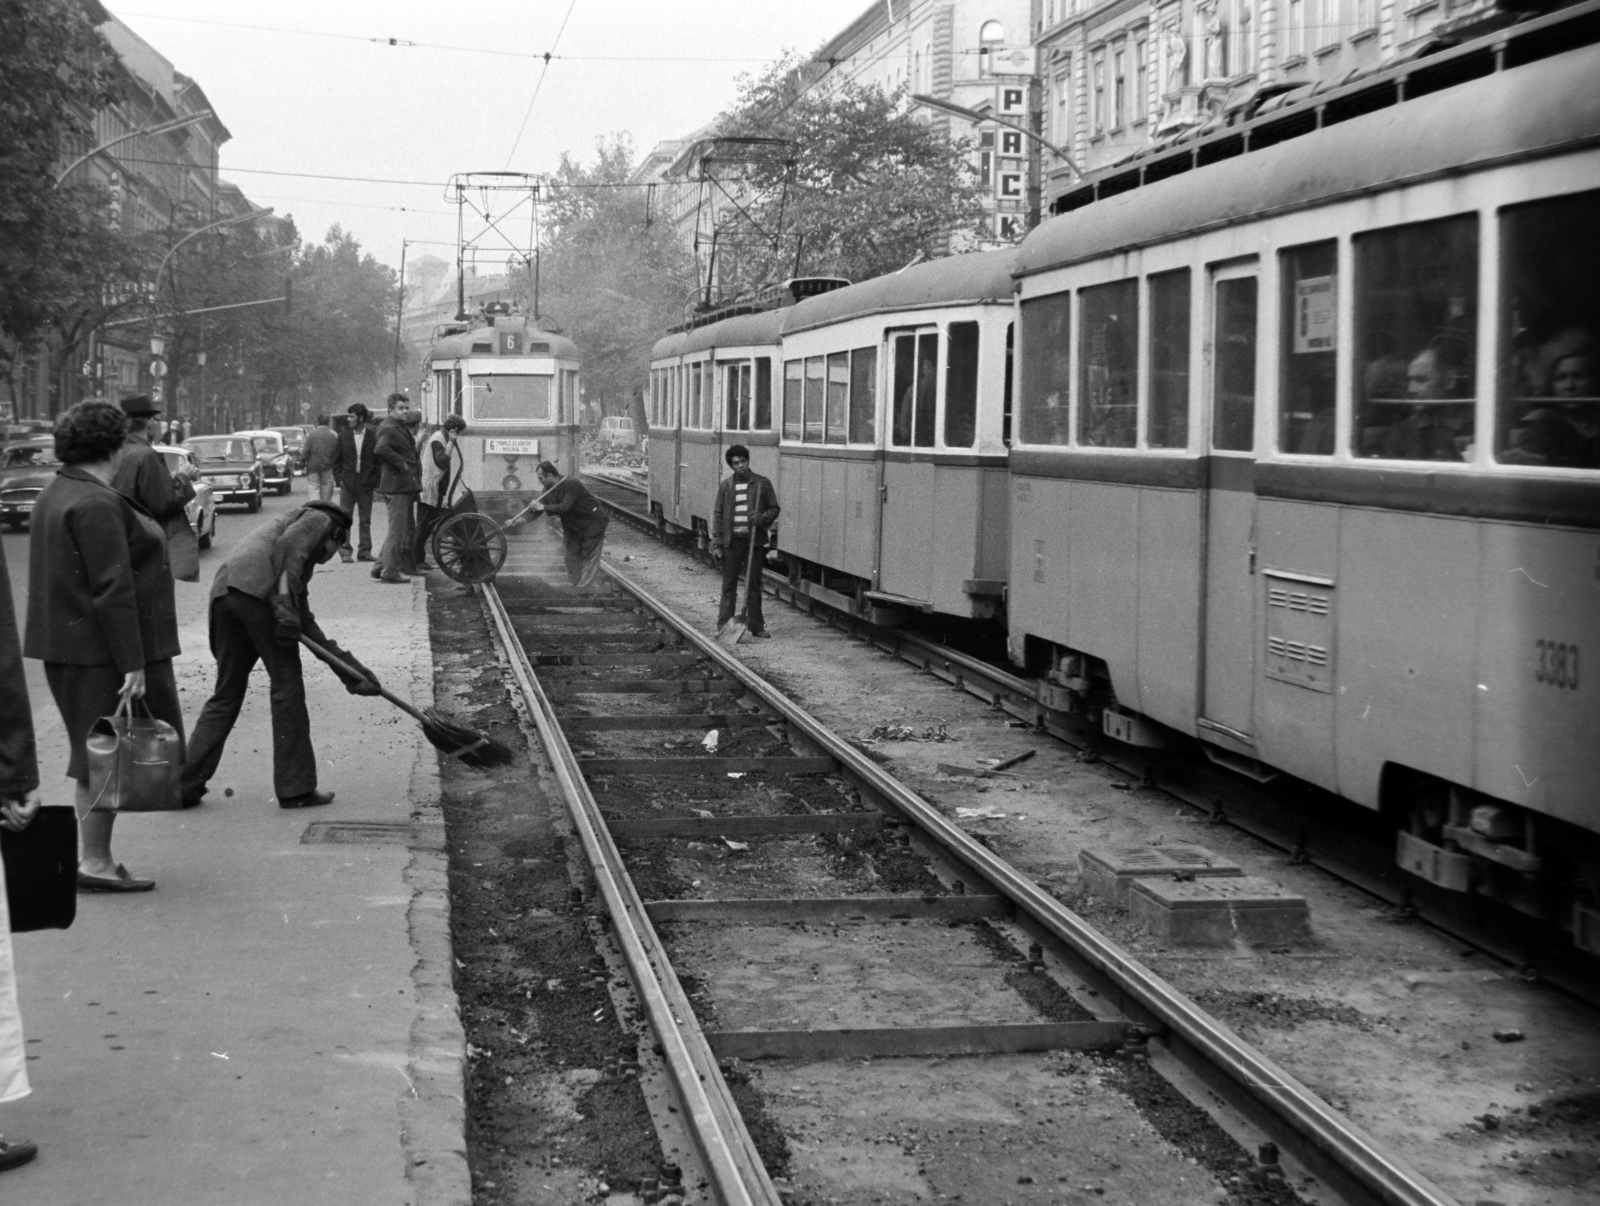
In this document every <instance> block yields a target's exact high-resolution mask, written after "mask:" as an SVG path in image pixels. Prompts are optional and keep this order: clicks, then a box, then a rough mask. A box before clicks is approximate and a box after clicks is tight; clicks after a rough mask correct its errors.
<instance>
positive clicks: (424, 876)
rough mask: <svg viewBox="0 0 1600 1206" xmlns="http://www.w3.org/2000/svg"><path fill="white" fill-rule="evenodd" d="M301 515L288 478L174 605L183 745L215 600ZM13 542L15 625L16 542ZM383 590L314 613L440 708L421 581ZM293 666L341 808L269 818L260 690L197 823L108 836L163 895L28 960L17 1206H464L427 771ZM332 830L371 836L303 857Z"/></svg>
mask: <svg viewBox="0 0 1600 1206" xmlns="http://www.w3.org/2000/svg"><path fill="white" fill-rule="evenodd" d="M305 499H306V485H305V482H304V480H303V479H296V481H295V483H294V492H293V494H292V495H291V496H289V497H287V498H271V499H268V500H267V501H266V504H265V507H264V510H263V511H262V512H261V513H260V514H259V515H249V514H246V513H245V512H243V511H242V510H238V509H229V510H227V511H225V512H221V513H219V515H218V524H217V540H216V544H215V547H214V548H212V549H211V550H208V551H206V552H204V553H202V554H201V581H200V582H199V583H197V584H188V583H183V582H180V583H178V584H177V600H178V615H179V623H180V626H181V637H182V643H183V654H182V656H181V657H180V658H179V659H178V660H177V662H176V668H177V677H178V685H179V689H180V692H181V694H182V697H183V705H184V716H185V718H186V720H187V721H188V723H189V726H190V727H191V728H192V726H193V723H194V721H195V719H196V718H197V717H198V715H199V712H200V708H201V706H202V705H203V704H204V702H205V700H206V698H207V697H208V696H209V694H210V690H211V686H212V680H213V674H214V668H215V667H214V663H213V661H212V658H211V654H210V651H209V649H208V648H207V643H206V612H207V604H206V598H207V591H208V590H209V588H210V582H211V576H212V574H213V573H215V571H216V567H217V566H218V565H219V564H221V560H222V558H223V557H224V556H225V555H226V554H227V552H228V550H229V549H230V548H231V547H232V546H233V545H234V544H235V543H236V542H237V541H238V540H239V539H240V538H241V537H242V536H244V535H245V534H247V533H248V532H249V531H251V530H252V529H253V528H254V527H255V525H256V524H257V523H259V522H261V521H263V520H264V519H267V518H270V517H271V516H273V515H276V514H282V513H283V511H284V510H286V509H287V508H289V507H293V506H296V505H299V504H301V503H303V502H304V501H305ZM374 511H375V512H377V514H375V515H374V517H373V518H374V538H375V540H376V541H377V542H380V543H381V541H382V535H383V527H384V521H383V518H382V507H381V505H380V506H377V507H374ZM3 539H4V541H5V554H6V561H7V564H8V566H9V568H10V573H11V579H12V587H13V592H14V593H15V595H16V596H17V598H16V602H17V613H18V616H19V619H20V617H22V616H23V615H25V613H26V610H27V609H26V591H27V580H28V557H27V552H28V536H27V534H26V533H24V534H21V535H6V536H5V537H3ZM369 569H370V566H368V565H366V564H361V563H357V564H353V565H345V564H342V563H340V562H339V561H337V560H336V561H334V562H333V563H332V564H330V565H327V566H324V567H322V569H320V570H319V571H318V573H317V575H316V577H315V578H314V579H313V581H312V586H311V603H312V608H313V610H314V611H315V612H316V615H317V618H318V620H319V622H320V623H321V624H322V626H323V628H324V630H325V631H327V632H328V634H329V635H330V636H332V637H334V638H335V639H336V640H338V641H339V642H340V643H341V644H343V645H345V646H346V647H347V648H349V649H350V650H351V651H352V652H354V653H355V654H356V656H358V657H359V658H361V659H362V661H364V662H365V663H366V664H367V665H368V666H370V667H371V668H372V670H373V671H374V672H375V673H376V674H377V675H378V676H379V678H380V679H381V680H382V681H383V682H384V684H385V685H386V686H387V687H389V688H390V689H391V690H393V691H395V692H396V693H397V694H399V695H400V696H401V697H402V698H409V699H411V700H412V701H413V702H414V703H416V704H418V705H419V706H420V705H427V704H431V703H432V659H431V655H430V651H429V642H428V621H427V606H426V598H425V595H424V591H423V588H422V584H421V581H420V580H417V581H414V582H413V583H412V584H411V585H410V586H406V587H402V586H387V585H382V584H380V583H378V582H375V581H373V580H372V579H371V578H370V577H369V576H368V570H369ZM305 660H306V663H307V667H306V681H307V695H308V704H309V708H310V714H311V723H312V728H313V733H314V738H315V742H316V748H317V755H318V765H319V768H320V771H319V773H320V777H321V784H320V785H321V787H322V788H323V789H324V790H327V789H330V788H331V789H333V790H334V791H335V792H336V793H337V798H336V799H335V801H334V802H333V803H332V804H331V805H328V806H327V807H323V808H315V809H307V810H296V811H286V810H283V809H280V808H279V807H278V806H277V802H276V800H275V799H274V798H273V794H272V775H271V751H272V741H271V728H270V714H269V708H268V700H267V683H266V676H265V673H264V672H262V671H259V670H258V671H257V673H256V675H255V680H254V682H253V684H252V691H251V695H250V697H249V700H248V702H247V703H246V704H245V708H244V711H243V713H242V714H241V716H240V718H239V723H238V726H237V728H236V729H235V730H234V733H233V736H232V738H231V740H230V741H229V744H228V750H227V754H226V756H225V757H224V759H223V762H222V766H221V769H220V771H219V773H218V775H217V777H216V779H214V780H213V781H212V784H211V789H212V790H211V794H210V795H209V796H207V797H206V803H205V804H204V805H203V806H202V807H200V808H197V809H193V810H190V811H185V812H173V813H149V814H143V815H130V816H124V817H120V818H118V821H117V827H116V833H115V837H114V840H113V850H114V851H115V853H116V855H117V857H118V858H119V859H120V860H121V861H122V862H123V863H125V864H126V865H127V866H128V868H129V869H130V870H131V871H132V872H133V873H134V874H135V875H140V876H149V877H152V878H154V879H155V880H156V882H157V887H156V890H155V891H153V892H148V893H140V894H130V895H100V894H95V895H84V894H80V895H79V897H78V918H77V921H76V922H75V923H74V925H73V926H72V928H71V929H69V930H65V931H62V930H49V931H44V932H40V933H33V934H18V935H15V947H16V962H17V978H18V988H19V992H20V996H21V1004H22V1016H23V1028H24V1032H25V1034H26V1035H27V1042H28V1052H29V1063H28V1074H29V1078H30V1080H31V1081H32V1083H33V1094H32V1096H30V1097H28V1098H26V1099H24V1100H23V1101H21V1102H17V1103H13V1104H11V1105H6V1106H0V1132H3V1133H6V1134H9V1135H12V1136H26V1137H28V1138H31V1139H33V1140H35V1141H36V1142H37V1143H38V1144H39V1146H40V1155H39V1158H38V1159H37V1160H35V1161H34V1162H33V1163H32V1164H30V1165H27V1166H25V1167H23V1168H20V1169H15V1170H12V1171H9V1172H5V1173H0V1201H3V1202H4V1203H6V1204H7V1206H11V1204H13V1203H14V1204H16V1206H92V1204H99V1203H107V1202H115V1203H117V1204H118V1206H147V1204H148V1206H182V1204H187V1203H207V1204H209V1203H229V1204H230V1206H254V1204H256V1203H260V1204H262V1206H266V1204H268V1203H270V1204H272V1206H280V1204H282V1203H295V1204H297V1206H298V1204H307V1206H312V1204H321V1203H329V1204H333V1203H337V1204H339V1206H350V1204H354V1203H374V1204H377V1203H382V1204H383V1206H394V1204H395V1203H419V1204H430V1206H431V1204H434V1203H440V1204H444V1203H449V1204H452V1206H453V1204H455V1203H463V1204H464V1203H467V1202H469V1201H470V1198H471V1192H470V1185H469V1181H468V1174H467V1168H466V1157H465V1140H464V1105H463V1101H462V1071H463V1068H462V1059H463V1048H464V1045H463V1039H462V1034H461V1029H460V1024H459V1020H458V1018H457V1015H456V1001H455V995H454V991H453V989H452V987H451V965H450V960H451V956H450V948H449V913H448V896H447V884H446V878H445V855H444V848H443V829H442V823H441V817H440V814H439V810H438V772H437V764H436V762H435V759H434V755H433V750H432V747H431V746H429V745H428V744H427V742H426V741H425V740H424V739H423V738H422V737H421V735H420V733H419V731H418V729H417V726H416V725H415V723H413V722H412V721H411V720H410V718H408V717H405V716H403V715H402V714H401V713H400V712H399V711H398V710H397V709H395V708H393V707H391V706H390V705H388V704H386V703H384V702H383V701H382V700H377V699H369V698H358V697H355V696H351V695H349V694H347V693H346V692H345V690H344V688H343V687H342V686H340V685H339V683H338V681H337V680H336V679H335V678H334V677H333V675H332V674H331V673H330V672H328V671H327V670H326V669H325V668H324V667H322V666H321V665H320V664H318V663H316V662H315V661H314V660H312V659H310V658H309V657H307V658H306V659H305ZM27 676H28V688H29V692H30V696H31V699H32V703H33V711H34V719H35V724H36V727H37V731H38V737H39V757H40V771H41V777H42V778H43V781H44V789H43V790H44V796H45V803H46V804H70V803H71V801H72V793H71V783H70V781H69V780H68V779H66V777H65V775H64V770H65V767H66V744H65V740H64V735H63V731H62V725H61V718H60V715H59V714H58V713H57V712H56V710H55V705H54V703H53V702H52V700H51V698H50V693H49V690H48V688H47V687H46V685H45V682H44V674H43V670H42V667H41V666H40V664H39V663H38V662H29V663H28V666H27ZM228 789H231V791H232V795H231V796H229V795H228V794H226V793H227V790H228ZM330 822H331V823H345V824H348V823H350V822H378V823H379V824H377V825H369V826H359V827H354V828H352V829H347V830H346V831H344V833H343V836H344V837H346V838H353V839H357V840H341V841H333V842H329V841H317V842H313V843H306V842H304V841H303V840H302V839H303V838H304V837H305V836H306V835H307V833H308V826H312V825H315V824H318V823H330Z"/></svg>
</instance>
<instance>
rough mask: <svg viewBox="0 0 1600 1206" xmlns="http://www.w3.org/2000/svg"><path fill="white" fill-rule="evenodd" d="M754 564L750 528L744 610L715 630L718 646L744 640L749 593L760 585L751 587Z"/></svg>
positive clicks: (745, 573) (752, 531)
mask: <svg viewBox="0 0 1600 1206" xmlns="http://www.w3.org/2000/svg"><path fill="white" fill-rule="evenodd" d="M755 564H756V533H755V529H754V528H751V529H750V553H749V555H748V556H747V557H745V559H744V583H745V585H744V610H743V611H741V612H739V613H738V614H737V615H735V616H734V617H733V618H732V619H731V620H729V621H728V622H727V623H726V624H724V625H723V626H722V627H721V628H719V629H717V643H718V644H720V645H737V644H738V643H739V642H740V641H742V640H744V634H745V631H746V629H748V627H749V624H748V622H747V619H746V617H747V616H748V615H749V613H750V592H751V591H752V590H760V589H761V583H759V582H757V583H754V584H753V585H752V583H751V581H750V573H751V571H752V570H753V569H755Z"/></svg>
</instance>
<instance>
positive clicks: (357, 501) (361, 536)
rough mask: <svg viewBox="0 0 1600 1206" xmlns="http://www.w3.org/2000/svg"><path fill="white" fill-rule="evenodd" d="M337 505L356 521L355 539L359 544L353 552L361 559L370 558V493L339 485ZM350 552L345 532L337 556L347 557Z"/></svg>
mask: <svg viewBox="0 0 1600 1206" xmlns="http://www.w3.org/2000/svg"><path fill="white" fill-rule="evenodd" d="M339 505H340V506H341V507H343V508H344V509H345V510H346V511H348V512H349V513H350V517H351V518H352V519H354V520H355V521H356V528H357V533H358V534H357V539H358V540H359V542H360V543H359V544H358V545H357V547H356V548H355V550H354V551H355V552H356V553H358V554H359V555H360V556H362V557H370V556H372V491H371V490H359V489H354V488H352V487H350V486H345V485H341V486H340V487H339ZM357 512H359V514H358V513H357ZM351 551H352V550H351V548H350V533H348V532H346V533H345V536H344V543H343V544H341V545H340V546H339V555H340V556H342V557H348V556H349V555H350V553H351Z"/></svg>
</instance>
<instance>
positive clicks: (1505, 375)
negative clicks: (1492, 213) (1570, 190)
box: [1495, 192, 1600, 469]
mask: <svg viewBox="0 0 1600 1206" xmlns="http://www.w3.org/2000/svg"><path fill="white" fill-rule="evenodd" d="M1597 231H1600V192H1588V193H1579V194H1577V195H1576V196H1572V197H1560V198H1557V199H1555V200H1551V201H1538V202H1534V203H1533V204H1530V205H1518V206H1514V207H1512V208H1509V209H1506V210H1504V211H1502V214H1501V219H1500V248H1501V256H1502V260H1501V270H1500V279H1501V280H1502V281H1503V282H1504V285H1503V289H1502V292H1501V313H1500V349H1501V351H1500V406H1499V420H1498V423H1497V431H1496V439H1495V452H1496V455H1497V456H1498V458H1499V460H1500V461H1501V462H1502V463H1503V464H1508V465H1553V466H1556V467H1558V468H1562V469H1600V346H1597V344H1596V337H1597V335H1600V233H1597Z"/></svg>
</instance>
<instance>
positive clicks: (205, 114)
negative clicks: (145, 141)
mask: <svg viewBox="0 0 1600 1206" xmlns="http://www.w3.org/2000/svg"><path fill="white" fill-rule="evenodd" d="M215 116H216V114H215V113H213V112H212V111H211V110H210V109H202V110H201V111H200V112H199V113H191V114H190V115H189V116H188V117H175V118H173V119H172V120H171V121H164V122H162V123H161V124H160V125H156V126H142V127H141V128H139V129H137V130H129V131H128V132H127V133H126V134H119V135H117V136H116V137H115V138H113V139H112V140H111V141H110V142H102V143H101V144H100V145H99V146H97V147H95V148H94V149H93V150H89V151H85V152H84V153H83V154H82V155H79V156H78V157H77V158H76V159H74V160H73V161H72V162H71V163H69V164H67V166H66V167H64V168H62V169H61V174H60V175H58V176H57V177H56V182H55V183H54V184H52V185H51V186H50V187H51V188H60V187H61V182H62V181H63V180H65V179H66V178H67V177H68V176H70V175H72V173H73V172H74V171H76V170H77V168H78V167H79V166H80V165H82V164H83V163H84V162H86V161H87V160H90V159H93V158H94V157H95V156H96V155H98V154H99V153H100V152H101V151H105V150H109V149H110V148H112V147H114V146H116V145H117V144H118V143H119V142H127V141H128V139H130V138H138V137H139V136H140V135H141V134H170V133H171V132H172V131H173V130H181V129H183V128H184V127H185V126H195V125H199V124H200V123H201V122H203V121H206V120H207V119H208V118H212V117H215Z"/></svg>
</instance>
